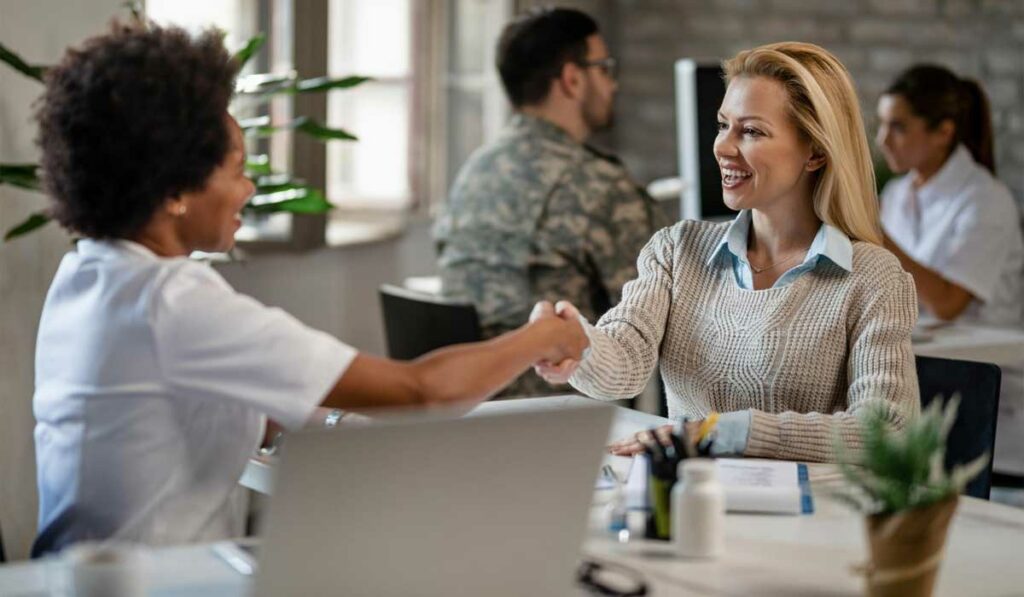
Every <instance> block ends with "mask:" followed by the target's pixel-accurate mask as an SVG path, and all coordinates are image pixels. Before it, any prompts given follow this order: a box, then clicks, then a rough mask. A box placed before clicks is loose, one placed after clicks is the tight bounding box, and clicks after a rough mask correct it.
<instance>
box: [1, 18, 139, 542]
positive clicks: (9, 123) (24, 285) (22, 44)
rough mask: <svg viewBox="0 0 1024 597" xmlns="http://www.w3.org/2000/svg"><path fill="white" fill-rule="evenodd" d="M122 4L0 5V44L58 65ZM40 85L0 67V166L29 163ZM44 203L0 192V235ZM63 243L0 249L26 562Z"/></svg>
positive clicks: (14, 478) (6, 474)
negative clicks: (44, 340)
mask: <svg viewBox="0 0 1024 597" xmlns="http://www.w3.org/2000/svg"><path fill="white" fill-rule="evenodd" d="M121 4H122V0H77V1H76V2H62V1H61V0H2V1H0V41H2V42H3V43H4V44H5V45H7V46H8V47H10V48H12V49H14V50H16V51H18V52H19V53H21V54H22V55H23V56H24V57H25V58H26V59H27V60H28V61H29V62H32V63H39V64H47V63H51V62H54V61H56V60H57V59H58V58H59V57H60V55H61V53H62V52H63V51H64V48H65V47H67V46H68V44H70V43H75V42H78V41H80V40H81V39H83V38H85V37H87V36H89V35H92V34H95V33H96V32H98V31H102V30H103V28H104V26H105V24H106V22H107V21H108V20H109V19H110V17H111V16H112V15H114V14H117V13H118V12H119V11H120V10H121V9H120V6H121ZM41 90H42V87H41V86H40V85H39V84H38V83H35V82H34V81H31V80H29V79H26V78H24V77H22V76H21V75H19V74H17V73H15V72H14V71H12V70H11V69H9V68H7V67H6V66H3V67H0V161H2V162H33V161H36V158H37V152H36V149H35V147H34V145H33V139H34V137H35V127H34V126H33V125H32V123H31V122H30V115H31V108H30V104H31V103H32V101H33V100H34V99H35V98H36V97H37V96H38V94H39V92H40V91H41ZM43 205H44V200H43V197H42V196H41V195H38V194H35V193H29V192H24V191H19V190H17V189H13V188H11V187H8V186H0V229H3V230H6V229H7V228H9V227H10V226H12V225H14V224H15V223H17V222H20V221H21V220H23V219H24V218H25V217H27V216H28V215H29V214H30V213H32V211H34V210H36V209H39V208H40V207H42V206H43ZM68 246H69V244H68V238H67V236H66V235H64V234H63V233H62V232H61V231H60V230H58V229H57V228H56V227H55V226H53V227H50V228H49V229H47V230H46V231H44V232H42V233H39V234H34V235H31V236H29V237H26V238H24V239H21V240H18V241H15V242H12V243H9V244H3V245H0V529H2V530H3V538H4V543H5V545H6V547H7V549H8V552H9V553H8V557H24V556H25V555H26V554H27V552H28V546H29V543H30V542H31V540H32V538H33V537H34V535H35V522H36V491H35V453H34V450H33V444H32V427H33V425H34V420H33V418H32V388H33V379H32V375H33V373H32V372H33V366H32V363H33V358H34V354H33V353H34V350H35V336H36V327H37V324H38V321H39V312H40V311H41V310H42V306H43V298H44V297H45V295H46V289H47V288H48V287H49V285H50V279H51V278H52V277H53V273H54V272H55V271H56V269H57V263H58V262H59V260H60V256H61V255H62V254H63V253H64V252H65V251H66V250H67V248H68Z"/></svg>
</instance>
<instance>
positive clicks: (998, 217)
mask: <svg viewBox="0 0 1024 597" xmlns="http://www.w3.org/2000/svg"><path fill="white" fill-rule="evenodd" d="M986 187H987V188H986ZM986 191H990V192H986ZM970 192H971V193H972V194H974V195H975V196H974V197H972V198H971V200H970V201H969V202H967V204H966V206H965V207H964V209H963V211H962V212H961V213H960V214H958V215H957V217H956V220H955V221H954V224H953V229H952V234H951V235H950V236H949V238H948V239H947V243H948V244H947V246H946V247H945V248H944V250H943V251H942V253H941V257H939V258H938V259H937V260H936V263H935V269H936V271H938V273H939V275H941V276H942V277H943V278H945V279H947V280H949V281H950V282H953V283H955V284H957V285H959V286H962V287H963V288H964V289H966V290H967V291H968V292H970V293H971V294H972V295H974V297H975V298H977V299H978V300H980V301H982V302H988V301H990V300H991V299H992V295H993V293H994V292H995V289H996V285H997V284H998V282H999V277H1000V275H1001V274H1002V272H1003V270H1004V269H1005V263H1006V260H1007V257H1008V255H1009V251H1010V249H1011V248H1012V246H1013V242H1012V241H1013V235H1014V234H1015V233H1016V231H1015V227H1016V226H1019V223H1018V222H1019V216H1018V215H1017V214H1016V213H1015V212H1014V211H1013V210H1004V209H1002V206H1003V205H1004V204H1009V203H1010V202H1008V201H1006V200H1005V198H1004V197H998V196H995V194H996V193H1000V192H1001V189H998V188H992V187H991V186H988V185H985V186H983V187H981V188H979V189H977V190H972V191H970ZM1011 201H1012V200H1011ZM1004 211H1005V212H1006V213H1004Z"/></svg>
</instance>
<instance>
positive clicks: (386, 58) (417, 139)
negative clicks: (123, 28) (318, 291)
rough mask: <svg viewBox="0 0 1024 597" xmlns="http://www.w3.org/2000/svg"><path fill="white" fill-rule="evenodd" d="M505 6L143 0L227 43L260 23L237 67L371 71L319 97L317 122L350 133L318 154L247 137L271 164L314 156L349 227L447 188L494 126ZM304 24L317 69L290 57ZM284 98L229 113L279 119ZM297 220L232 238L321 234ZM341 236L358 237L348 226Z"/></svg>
mask: <svg viewBox="0 0 1024 597" xmlns="http://www.w3.org/2000/svg"><path fill="white" fill-rule="evenodd" d="M299 1H301V0H299ZM513 4H514V3H513V0H328V1H327V2H325V3H318V4H316V5H300V4H298V3H297V2H296V0H148V2H147V13H148V15H149V16H150V18H153V19H154V20H156V21H157V22H165V23H166V22H170V23H175V24H178V25H182V26H184V27H186V28H189V29H193V30H194V29H198V28H201V27H203V26H207V25H209V24H211V23H212V24H215V25H217V26H218V27H220V28H222V29H224V30H225V31H226V32H227V39H226V43H227V46H228V48H229V49H235V48H239V47H241V46H242V44H244V42H245V41H246V40H247V39H249V38H250V37H251V36H252V35H254V34H256V33H257V32H259V31H263V32H266V33H267V34H268V38H269V39H268V43H267V50H266V51H264V52H261V53H260V55H259V56H258V60H254V61H253V63H251V64H250V66H248V67H247V69H246V72H249V73H252V72H268V71H269V72H272V73H274V74H285V73H288V72H289V71H291V69H293V68H296V69H298V70H299V74H300V75H301V76H302V77H304V78H311V77H316V76H320V75H323V74H329V75H331V76H337V77H343V76H348V75H365V76H370V77H373V81H371V82H369V83H366V84H364V85H361V86H358V87H356V88H353V89H347V90H338V91H332V92H330V93H328V95H327V97H326V121H327V124H328V126H331V127H337V128H343V129H345V130H348V131H349V132H352V133H353V134H355V135H356V136H358V137H359V140H358V141H356V142H343V141H335V142H330V143H327V144H326V145H322V146H321V147H322V151H323V153H322V154H320V157H319V158H318V159H310V156H309V155H307V154H303V155H301V156H300V157H299V158H298V159H295V155H296V151H297V150H296V146H295V144H294V139H293V135H292V134H291V133H288V132H282V133H276V134H275V135H274V136H272V137H271V138H270V139H269V140H259V141H257V140H250V148H249V149H250V151H251V152H253V153H264V154H269V156H270V162H271V165H272V167H273V168H274V169H275V170H277V171H293V168H292V166H295V170H299V169H301V167H303V166H308V165H311V164H314V165H317V166H319V164H318V162H319V163H321V164H324V168H325V169H324V170H323V171H321V170H319V169H318V168H317V169H316V173H317V174H319V172H323V177H322V181H323V186H324V187H325V191H326V193H327V197H328V199H329V200H330V201H331V202H332V203H334V204H335V205H336V206H337V207H338V209H336V210H335V212H334V213H332V214H331V216H329V217H330V219H331V220H332V221H334V222H333V223H338V224H340V223H341V221H343V220H344V221H347V222H348V223H349V226H350V227H351V226H352V225H353V224H352V222H354V221H359V220H360V218H359V217H353V212H364V213H365V212H379V211H385V212H391V213H395V212H402V211H408V210H409V209H420V210H422V211H424V212H426V211H427V210H428V209H429V208H430V206H431V205H433V204H436V203H438V202H440V201H441V200H442V199H443V198H444V196H445V195H446V194H447V190H448V187H449V186H450V184H451V181H452V179H453V178H454V176H455V174H456V172H457V171H458V168H459V167H460V166H461V165H462V163H463V162H464V161H465V160H466V158H467V157H468V156H469V154H470V153H471V152H472V151H473V150H474V149H476V148H477V147H478V146H480V145H481V144H483V143H486V142H488V141H490V140H491V139H493V138H494V137H495V136H496V135H497V133H498V131H499V130H500V128H501V126H502V124H503V123H504V121H505V119H506V118H507V116H508V106H507V102H506V100H505V98H504V95H503V93H502V91H501V87H500V83H499V82H498V77H497V74H496V73H495V69H494V49H495V43H496V41H497V37H498V34H499V32H500V30H501V27H503V26H504V24H505V22H506V21H507V20H508V19H509V17H510V16H511V14H512V9H513ZM321 5H323V6H326V10H327V14H312V15H311V14H310V13H309V12H306V13H304V14H303V15H302V16H299V17H297V16H295V15H296V9H300V8H301V9H303V10H306V11H309V10H311V9H312V10H316V9H313V8H311V7H313V6H321ZM311 20H312V21H311ZM311 22H314V23H317V24H326V27H325V29H326V31H327V39H326V40H322V41H324V42H325V43H323V44H321V45H322V46H323V48H324V49H323V50H322V51H323V52H326V56H322V54H321V56H322V57H323V58H325V60H319V59H314V60H313V62H312V64H313V65H314V66H316V65H318V64H319V66H320V68H319V72H313V71H315V70H318V69H316V68H310V67H309V66H308V65H306V66H305V67H304V65H303V64H299V63H298V62H297V61H293V60H292V58H293V56H295V57H298V56H300V55H303V51H306V50H303V51H299V50H296V47H297V46H298V44H299V42H303V43H304V44H305V45H304V48H306V49H308V47H309V45H310V44H309V43H308V42H309V41H310V40H308V39H302V38H297V37H296V35H297V33H296V32H297V31H299V30H301V31H308V30H309V29H310V28H309V27H308V26H306V25H309V24H310V23H311ZM303 23H305V24H306V25H303ZM313 46H314V47H316V44H315V43H314V44H313ZM307 59H308V58H307ZM324 65H326V66H324ZM307 71H308V72H307ZM325 71H326V72H325ZM295 103H296V102H295V101H294V100H293V99H292V97H290V96H287V97H280V98H275V99H274V100H273V101H272V102H270V103H269V104H262V105H260V106H254V105H246V103H244V102H240V105H237V106H236V105H233V111H234V112H235V114H236V117H239V118H247V117H251V116H269V117H270V118H271V120H272V121H273V122H274V123H280V122H285V121H288V120H290V119H291V117H292V115H293V114H298V113H303V114H305V113H306V112H304V111H302V110H301V109H297V108H296V107H295ZM316 151H320V149H317V150H316ZM314 158H315V156H314ZM307 178H308V179H309V180H310V182H311V183H312V182H314V181H315V178H318V177H316V176H310V175H309V174H308V173H307ZM358 225H360V224H356V226H358ZM300 228H302V227H298V228H297V227H296V226H294V225H293V220H292V218H291V216H289V215H287V214H277V215H274V216H270V217H262V218H249V217H247V218H246V219H245V225H244V226H243V227H242V229H241V230H240V231H239V235H238V238H239V240H245V241H286V242H292V243H293V244H294V242H293V241H294V240H295V238H294V237H295V236H296V235H303V234H309V233H310V232H309V230H313V231H314V232H313V233H315V234H318V235H320V236H321V237H323V236H324V230H325V227H324V226H323V225H321V226H320V227H319V229H317V228H316V227H312V228H310V227H308V226H307V227H305V230H300ZM335 236H337V235H335ZM345 236H346V237H348V238H365V237H366V235H365V234H361V233H359V232H358V231H354V232H353V233H352V234H346V235H345ZM323 242H324V239H323V238H319V239H316V242H309V239H306V241H305V242H303V243H301V245H302V246H312V245H316V244H323Z"/></svg>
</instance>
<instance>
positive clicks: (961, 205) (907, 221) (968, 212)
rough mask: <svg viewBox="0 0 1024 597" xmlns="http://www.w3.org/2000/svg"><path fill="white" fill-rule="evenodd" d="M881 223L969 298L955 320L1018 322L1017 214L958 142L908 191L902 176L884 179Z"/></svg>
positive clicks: (1022, 267)
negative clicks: (920, 183)
mask: <svg viewBox="0 0 1024 597" xmlns="http://www.w3.org/2000/svg"><path fill="white" fill-rule="evenodd" d="M882 226H883V228H885V232H886V234H888V235H889V237H890V238H891V239H892V240H893V242H895V243H896V244H897V245H899V247H900V248H901V249H902V250H903V251H904V252H905V253H906V254H907V255H909V256H910V257H911V258H912V259H913V260H914V261H917V262H918V263H920V264H922V265H924V266H926V267H928V268H930V269H932V270H935V272H936V273H938V274H939V275H940V276H942V277H943V278H945V279H947V280H949V281H950V282H953V283H955V284H957V285H958V286H961V287H963V288H964V289H966V290H967V291H968V292H970V293H971V294H972V295H974V297H975V299H976V300H974V301H972V302H971V304H970V305H969V306H968V307H967V309H966V310H965V311H964V313H963V314H962V315H961V316H960V320H961V321H965V322H972V323H982V324H989V325H1007V324H1009V325H1016V324H1019V323H1020V322H1021V318H1022V312H1024V311H1022V302H1024V301H1022V299H1024V297H1022V294H1021V292H1022V276H1024V241H1022V239H1021V228H1020V212H1019V210H1018V208H1017V204H1016V202H1014V200H1013V196H1012V195H1011V194H1010V191H1009V190H1008V189H1007V188H1006V186H1005V185H1004V184H1002V183H1001V182H999V181H998V180H996V179H995V178H994V177H993V176H992V175H991V174H990V173H989V171H988V170H986V169H985V168H984V167H982V166H981V165H979V164H977V163H976V162H975V161H974V159H973V158H972V157H971V154H970V152H969V151H968V150H967V148H966V147H964V146H963V145H960V146H958V147H957V148H956V149H955V150H954V151H953V153H952V154H951V155H950V156H949V159H948V160H946V163H945V164H943V166H942V168H940V169H939V171H938V172H937V173H936V174H935V175H934V176H933V177H932V178H931V179H930V180H928V182H926V183H925V184H924V185H923V186H922V187H921V188H919V189H917V190H916V191H915V190H914V188H913V185H912V180H911V176H909V175H907V176H902V177H900V178H897V179H895V180H892V181H890V182H889V183H888V184H887V185H886V186H885V189H883V191H882Z"/></svg>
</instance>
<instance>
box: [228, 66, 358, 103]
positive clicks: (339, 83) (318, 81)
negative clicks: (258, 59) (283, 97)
mask: <svg viewBox="0 0 1024 597" xmlns="http://www.w3.org/2000/svg"><path fill="white" fill-rule="evenodd" d="M372 80H373V79H372V78H370V77H363V76H359V75H352V76H349V77H342V78H333V77H315V78H312V79H301V80H300V79H298V76H297V75H296V74H295V73H294V72H291V73H288V74H279V75H275V74H266V73H263V74H255V75H246V76H243V77H239V79H238V84H237V85H236V89H235V93H236V95H241V96H257V97H259V96H270V95H279V94H298V93H323V92H326V91H331V90H341V89H351V88H352V87H356V86H358V85H362V84H363V83H365V82H367V81H372Z"/></svg>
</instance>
